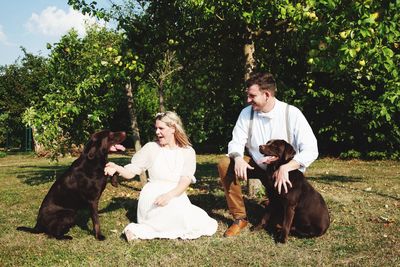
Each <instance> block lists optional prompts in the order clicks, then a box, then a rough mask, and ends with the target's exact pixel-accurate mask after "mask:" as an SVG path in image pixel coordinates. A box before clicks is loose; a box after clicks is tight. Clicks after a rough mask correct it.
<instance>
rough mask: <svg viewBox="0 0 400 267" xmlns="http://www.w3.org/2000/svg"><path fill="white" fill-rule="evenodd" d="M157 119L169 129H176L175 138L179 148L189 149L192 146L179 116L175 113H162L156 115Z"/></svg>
mask: <svg viewBox="0 0 400 267" xmlns="http://www.w3.org/2000/svg"><path fill="white" fill-rule="evenodd" d="M155 119H156V120H160V121H162V122H164V123H165V124H166V125H167V126H168V127H174V128H175V134H174V137H175V140H176V143H177V144H178V146H180V147H187V146H191V145H192V144H191V143H190V141H189V137H188V136H187V135H186V132H185V129H184V128H183V124H182V120H181V118H180V117H179V116H178V114H176V113H175V112H173V111H166V112H160V113H157V114H156V118H155Z"/></svg>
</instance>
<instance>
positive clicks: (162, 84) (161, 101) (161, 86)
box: [158, 80, 165, 112]
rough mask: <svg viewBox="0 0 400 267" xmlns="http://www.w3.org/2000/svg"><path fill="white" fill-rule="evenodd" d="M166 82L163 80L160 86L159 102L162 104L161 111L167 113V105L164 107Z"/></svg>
mask: <svg viewBox="0 0 400 267" xmlns="http://www.w3.org/2000/svg"><path fill="white" fill-rule="evenodd" d="M163 87H164V81H163V80H161V81H160V84H159V86H158V100H159V103H160V106H159V109H160V112H165V105H164V88H163Z"/></svg>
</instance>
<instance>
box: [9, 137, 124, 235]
mask: <svg viewBox="0 0 400 267" xmlns="http://www.w3.org/2000/svg"><path fill="white" fill-rule="evenodd" d="M125 137H126V134H125V132H111V131H109V130H105V131H101V132H97V133H95V134H93V135H92V136H91V138H90V140H89V142H88V143H87V144H86V146H85V148H84V150H83V152H82V154H81V155H80V157H79V158H78V159H76V160H75V161H74V162H73V163H72V165H71V166H70V167H69V168H68V169H67V170H66V171H65V172H64V173H63V174H62V175H61V176H60V177H59V178H58V179H57V180H56V181H55V182H54V184H53V185H52V186H51V188H50V190H49V192H48V193H47V195H46V196H45V198H44V200H43V202H42V204H41V206H40V209H39V214H38V216H37V222H36V225H35V227H34V228H28V227H23V226H22V227H18V228H17V229H18V230H22V231H27V232H31V233H46V234H47V235H49V236H51V237H55V238H57V239H72V237H69V236H65V234H67V233H68V231H69V230H70V228H71V227H72V226H74V225H75V224H76V215H77V211H78V210H81V209H87V208H88V209H89V210H90V213H91V218H92V221H93V229H94V235H95V237H96V239H97V240H104V239H105V237H104V236H103V235H102V234H101V231H100V221H99V215H98V204H99V199H100V196H101V194H102V192H103V190H104V188H105V187H106V184H107V180H108V177H107V176H105V175H104V167H105V164H106V163H107V158H108V153H109V151H110V150H111V151H113V150H114V151H115V150H117V149H120V148H123V147H122V146H120V145H118V144H120V143H121V142H122V141H124V140H125ZM116 179H117V178H116V176H114V177H113V178H112V184H113V185H114V186H115V185H116V183H117V181H116Z"/></svg>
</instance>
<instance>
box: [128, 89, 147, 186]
mask: <svg viewBox="0 0 400 267" xmlns="http://www.w3.org/2000/svg"><path fill="white" fill-rule="evenodd" d="M125 90H126V96H127V99H128V110H129V118H130V120H131V130H132V136H133V144H134V147H135V152H138V151H139V150H140V149H141V148H142V145H141V143H140V131H139V127H138V123H137V117H136V110H135V105H134V103H133V92H132V83H131V81H129V82H128V83H127V84H126V85H125ZM140 182H141V183H142V185H143V186H144V185H145V184H146V183H147V175H146V172H144V173H142V174H141V175H140Z"/></svg>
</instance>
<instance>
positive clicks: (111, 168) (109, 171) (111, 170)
mask: <svg viewBox="0 0 400 267" xmlns="http://www.w3.org/2000/svg"><path fill="white" fill-rule="evenodd" d="M117 166H118V165H117V164H115V163H114V162H108V163H107V164H106V167H105V168H104V174H105V175H109V176H113V175H114V174H115V173H116V172H117Z"/></svg>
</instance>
